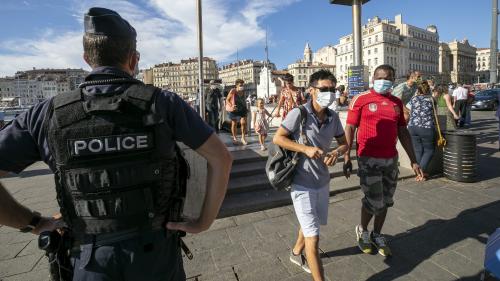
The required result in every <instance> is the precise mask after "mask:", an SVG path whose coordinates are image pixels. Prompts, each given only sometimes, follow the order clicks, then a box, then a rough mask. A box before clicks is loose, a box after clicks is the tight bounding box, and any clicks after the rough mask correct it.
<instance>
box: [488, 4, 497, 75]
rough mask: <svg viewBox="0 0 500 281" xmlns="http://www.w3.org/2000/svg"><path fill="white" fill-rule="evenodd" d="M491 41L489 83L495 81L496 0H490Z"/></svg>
mask: <svg viewBox="0 0 500 281" xmlns="http://www.w3.org/2000/svg"><path fill="white" fill-rule="evenodd" d="M491 3H492V17H491V43H490V65H491V67H490V83H492V84H495V83H497V64H498V58H497V50H498V0H492V1H491Z"/></svg>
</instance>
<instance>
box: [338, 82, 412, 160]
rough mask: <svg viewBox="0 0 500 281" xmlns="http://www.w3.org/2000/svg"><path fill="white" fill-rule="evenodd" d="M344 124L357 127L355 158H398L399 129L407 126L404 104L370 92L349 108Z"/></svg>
mask: <svg viewBox="0 0 500 281" xmlns="http://www.w3.org/2000/svg"><path fill="white" fill-rule="evenodd" d="M347 124H349V125H353V126H357V127H358V137H357V143H358V156H367V157H376V158H393V157H395V156H397V155H398V151H397V150H396V143H397V139H398V129H399V127H400V126H406V121H405V118H404V114H403V103H402V102H401V100H400V99H399V98H397V97H395V96H393V95H392V94H385V95H381V94H377V93H376V92H374V91H373V90H370V91H368V92H365V93H362V94H359V95H357V96H355V97H354V98H353V99H352V101H351V103H350V105H349V112H348V113H347Z"/></svg>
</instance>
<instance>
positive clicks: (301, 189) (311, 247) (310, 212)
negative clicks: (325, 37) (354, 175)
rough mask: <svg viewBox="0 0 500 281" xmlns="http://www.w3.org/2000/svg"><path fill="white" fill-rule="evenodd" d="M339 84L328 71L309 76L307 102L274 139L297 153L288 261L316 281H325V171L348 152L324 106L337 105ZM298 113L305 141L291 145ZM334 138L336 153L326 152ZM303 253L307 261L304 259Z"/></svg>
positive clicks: (341, 132)
mask: <svg viewBox="0 0 500 281" xmlns="http://www.w3.org/2000/svg"><path fill="white" fill-rule="evenodd" d="M336 83H337V79H336V78H335V76H333V74H332V73H331V72H329V71H326V70H320V71H318V72H316V73H314V74H312V75H311V78H310V80H309V92H310V94H311V101H309V102H308V103H307V104H305V105H304V106H300V107H299V108H294V109H293V110H291V111H290V112H289V113H288V115H287V116H286V118H285V120H283V123H282V124H281V127H280V128H279V129H278V131H277V132H276V135H275V136H274V139H273V141H274V143H275V144H277V145H279V146H281V147H283V148H286V149H288V150H292V151H297V152H300V153H301V156H300V159H299V163H298V165H297V168H296V170H295V175H294V178H293V182H292V186H291V187H292V192H291V197H292V201H293V206H294V208H295V213H296V215H297V219H298V221H299V224H300V229H299V234H298V238H297V242H296V243H295V246H294V247H293V249H292V251H291V253H290V261H291V262H293V263H295V264H296V265H298V266H300V267H302V269H303V270H304V271H306V272H309V273H311V274H312V277H313V279H314V280H315V281H318V280H324V276H323V267H322V265H321V261H320V259H319V253H318V243H319V227H320V225H326V222H327V217H328V198H329V191H330V188H329V183H330V173H329V172H328V166H332V165H334V164H335V162H336V161H337V158H338V156H339V155H341V154H343V153H345V152H346V151H347V146H346V140H345V136H344V130H343V128H342V124H341V123H340V119H339V116H338V115H337V113H335V111H333V110H331V109H328V106H329V105H331V104H332V103H333V101H334V100H335V84H336ZM301 112H303V114H306V117H305V118H306V119H305V123H304V126H303V128H302V132H303V133H304V135H305V137H306V140H305V141H303V140H302V141H299V142H295V141H293V140H291V139H290V137H292V138H293V139H295V140H298V139H299V136H300V135H301V128H300V127H301V123H302V122H301V120H302V118H301ZM333 138H336V140H337V143H338V144H339V147H337V149H334V150H333V151H331V152H329V153H328V151H329V150H330V146H331V143H332V140H333ZM304 250H305V256H306V257H307V263H306V258H305V256H304V255H303V253H304Z"/></svg>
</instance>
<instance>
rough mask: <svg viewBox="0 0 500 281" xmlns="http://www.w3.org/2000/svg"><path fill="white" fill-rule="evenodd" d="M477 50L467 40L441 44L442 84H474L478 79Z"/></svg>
mask: <svg viewBox="0 0 500 281" xmlns="http://www.w3.org/2000/svg"><path fill="white" fill-rule="evenodd" d="M476 52H477V49H476V47H474V46H471V45H470V44H469V41H468V40H467V39H464V40H462V41H457V40H454V41H453V42H450V43H440V44H439V73H440V77H441V81H438V82H440V83H450V82H451V83H465V84H473V83H475V82H477V79H476V67H477V65H476V56H477V53H476Z"/></svg>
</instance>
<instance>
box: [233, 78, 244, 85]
mask: <svg viewBox="0 0 500 281" xmlns="http://www.w3.org/2000/svg"><path fill="white" fill-rule="evenodd" d="M243 84H245V81H243V79H236V81H234V85H235V86H238V85H243Z"/></svg>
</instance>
